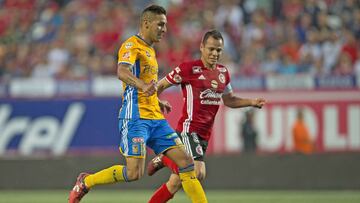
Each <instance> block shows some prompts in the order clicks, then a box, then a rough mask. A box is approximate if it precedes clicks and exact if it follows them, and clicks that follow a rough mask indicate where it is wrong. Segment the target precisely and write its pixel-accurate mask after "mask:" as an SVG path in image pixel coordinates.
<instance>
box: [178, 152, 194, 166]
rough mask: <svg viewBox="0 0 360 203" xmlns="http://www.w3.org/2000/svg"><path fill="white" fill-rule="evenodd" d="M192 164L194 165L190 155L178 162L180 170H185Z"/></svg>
mask: <svg viewBox="0 0 360 203" xmlns="http://www.w3.org/2000/svg"><path fill="white" fill-rule="evenodd" d="M191 164H194V161H193V159H192V157H191V156H190V155H185V156H183V158H182V159H181V160H178V161H177V165H178V167H179V168H185V167H188V166H189V165H191Z"/></svg>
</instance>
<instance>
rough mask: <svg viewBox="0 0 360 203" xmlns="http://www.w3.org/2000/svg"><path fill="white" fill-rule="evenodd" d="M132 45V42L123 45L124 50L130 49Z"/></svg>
mask: <svg viewBox="0 0 360 203" xmlns="http://www.w3.org/2000/svg"><path fill="white" fill-rule="evenodd" d="M133 45H134V44H133V43H132V42H127V43H126V44H125V49H130V48H131V47H132V46H133Z"/></svg>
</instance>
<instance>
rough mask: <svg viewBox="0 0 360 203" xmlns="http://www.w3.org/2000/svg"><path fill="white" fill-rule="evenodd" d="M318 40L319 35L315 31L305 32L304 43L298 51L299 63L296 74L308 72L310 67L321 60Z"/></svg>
mask: <svg viewBox="0 0 360 203" xmlns="http://www.w3.org/2000/svg"><path fill="white" fill-rule="evenodd" d="M318 39H319V35H318V32H317V31H316V30H308V31H307V33H306V42H305V43H304V44H302V45H301V47H300V50H299V54H300V61H299V71H298V72H302V73H303V72H310V67H311V65H312V64H315V63H316V61H319V60H321V59H322V55H321V47H320V44H319V41H318Z"/></svg>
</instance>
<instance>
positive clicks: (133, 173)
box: [126, 168, 143, 182]
mask: <svg viewBox="0 0 360 203" xmlns="http://www.w3.org/2000/svg"><path fill="white" fill-rule="evenodd" d="M126 175H127V179H128V181H129V182H131V181H136V180H139V179H140V178H141V177H142V176H143V173H142V172H141V170H137V169H129V168H127V170H126Z"/></svg>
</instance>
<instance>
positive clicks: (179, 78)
mask: <svg viewBox="0 0 360 203" xmlns="http://www.w3.org/2000/svg"><path fill="white" fill-rule="evenodd" d="M173 79H174V81H175V82H176V83H181V81H182V78H181V76H180V75H179V74H175V75H174V78H173Z"/></svg>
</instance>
